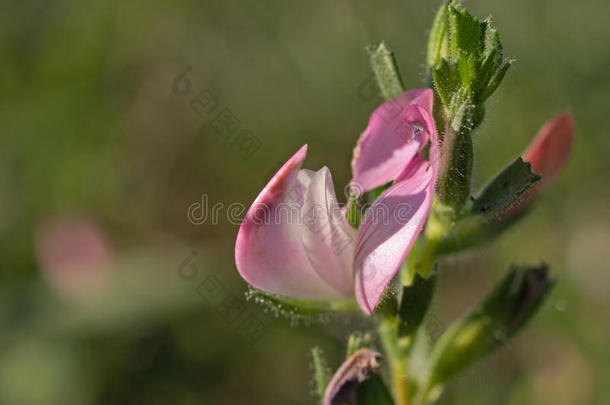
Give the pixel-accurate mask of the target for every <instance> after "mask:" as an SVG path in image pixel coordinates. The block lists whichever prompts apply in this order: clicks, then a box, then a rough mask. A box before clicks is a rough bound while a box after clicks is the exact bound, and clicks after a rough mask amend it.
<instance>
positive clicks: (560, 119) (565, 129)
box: [523, 112, 574, 191]
mask: <svg viewBox="0 0 610 405" xmlns="http://www.w3.org/2000/svg"><path fill="white" fill-rule="evenodd" d="M573 141H574V119H573V118H572V115H571V114H570V113H569V112H564V113H562V114H560V115H558V116H556V117H555V118H553V119H551V120H549V121H548V122H547V123H546V124H544V126H543V127H542V128H540V131H538V135H536V137H535V138H534V140H533V141H532V143H531V144H530V146H529V147H528V148H527V150H526V151H525V152H524V153H523V160H525V161H526V162H530V163H531V165H532V171H533V172H534V173H536V174H539V175H540V176H542V179H541V180H540V181H539V182H538V183H537V184H536V185H535V186H534V187H535V191H540V190H541V189H543V188H545V187H546V186H547V185H548V184H549V183H550V182H551V180H553V178H554V177H555V175H556V174H557V172H559V169H561V167H562V166H563V165H564V163H565V161H566V159H567V158H568V155H569V154H570V149H572V142H573Z"/></svg>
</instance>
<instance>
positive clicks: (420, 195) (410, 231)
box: [354, 106, 439, 314]
mask: <svg viewBox="0 0 610 405" xmlns="http://www.w3.org/2000/svg"><path fill="white" fill-rule="evenodd" d="M403 119H405V120H406V121H407V122H409V123H412V124H417V125H418V126H419V127H420V128H422V131H424V132H426V135H425V136H426V138H427V137H429V138H430V152H429V161H428V160H426V159H425V158H424V157H423V156H422V155H421V153H418V154H417V155H416V156H415V157H414V158H413V159H412V160H411V162H410V163H409V164H408V165H407V167H406V168H404V171H403V172H402V173H401V174H400V175H399V176H398V178H397V179H396V180H395V182H394V184H393V185H392V186H391V187H390V188H388V189H387V190H385V191H384V192H383V193H382V194H381V195H380V196H379V197H378V198H377V200H375V202H374V203H373V205H372V206H371V207H370V208H369V209H368V210H367V212H366V213H365V215H364V218H363V222H362V225H361V227H360V229H359V231H358V240H357V242H356V253H355V256H354V271H355V277H356V298H357V300H358V303H359V304H360V307H361V308H362V310H363V311H364V312H366V313H368V314H371V313H372V312H373V310H374V309H375V306H376V305H377V303H378V302H379V299H380V298H381V296H382V294H383V291H384V290H385V288H386V287H387V285H388V283H389V282H390V281H391V280H392V277H394V275H395V274H396V272H397V271H398V269H399V267H400V265H401V264H402V262H403V261H404V259H405V257H406V256H407V254H408V253H409V250H410V249H411V246H413V243H414V242H415V240H416V239H417V237H418V235H419V233H420V232H421V230H422V229H423V227H424V224H425V222H426V218H427V217H428V212H429V211H430V206H431V205H432V200H433V197H434V187H435V184H436V175H437V171H438V160H439V150H438V149H439V146H438V138H437V134H436V128H435V126H434V121H433V119H432V117H431V115H430V114H429V113H428V111H426V110H425V109H424V108H422V107H420V106H410V107H407V109H405V112H404V113H403Z"/></svg>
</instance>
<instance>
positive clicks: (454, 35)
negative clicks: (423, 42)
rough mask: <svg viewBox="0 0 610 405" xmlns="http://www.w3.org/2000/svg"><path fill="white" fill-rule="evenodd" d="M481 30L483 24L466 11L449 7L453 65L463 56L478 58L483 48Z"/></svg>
mask: <svg viewBox="0 0 610 405" xmlns="http://www.w3.org/2000/svg"><path fill="white" fill-rule="evenodd" d="M481 29H482V24H481V22H480V21H479V20H478V19H476V18H474V17H473V16H472V15H470V13H469V12H468V11H467V10H466V9H464V8H461V7H459V8H457V7H454V6H449V41H450V51H451V60H452V62H453V63H458V60H459V59H460V57H461V55H463V54H465V55H476V56H478V54H479V52H480V50H481V48H482V47H481V37H482V36H481Z"/></svg>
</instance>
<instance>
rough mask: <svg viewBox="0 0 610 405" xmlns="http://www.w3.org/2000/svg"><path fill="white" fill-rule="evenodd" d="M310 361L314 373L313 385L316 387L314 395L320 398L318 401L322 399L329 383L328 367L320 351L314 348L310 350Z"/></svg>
mask: <svg viewBox="0 0 610 405" xmlns="http://www.w3.org/2000/svg"><path fill="white" fill-rule="evenodd" d="M311 360H312V365H313V371H314V384H315V386H316V393H317V394H318V397H319V398H320V401H321V400H323V399H324V392H325V391H326V387H327V386H328V383H329V382H330V379H331V375H330V373H329V372H328V366H327V363H326V359H325V358H324V356H323V354H322V349H320V348H319V347H314V348H313V349H311Z"/></svg>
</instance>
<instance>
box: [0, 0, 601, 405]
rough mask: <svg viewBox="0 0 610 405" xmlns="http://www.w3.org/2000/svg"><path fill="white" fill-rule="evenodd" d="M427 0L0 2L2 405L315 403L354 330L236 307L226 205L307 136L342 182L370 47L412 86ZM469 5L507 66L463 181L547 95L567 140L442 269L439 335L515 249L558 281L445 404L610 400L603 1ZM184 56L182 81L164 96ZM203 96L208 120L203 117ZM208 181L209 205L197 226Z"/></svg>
mask: <svg viewBox="0 0 610 405" xmlns="http://www.w3.org/2000/svg"><path fill="white" fill-rule="evenodd" d="M437 6H438V1H408V0H400V1H387V2H365V1H361V0H358V1H356V0H337V1H332V2H322V1H312V2H296V1H279V0H276V1H268V2H257V1H253V0H238V1H235V2H212V1H186V0H178V1H172V2H161V1H159V2H157V1H155V2H119V1H90V0H87V1H76V0H65V1H63V0H60V1H42V0H25V1H22V0H4V1H3V2H2V7H1V10H2V12H0V27H2V28H0V89H1V96H0V97H1V98H0V100H1V102H0V134H1V135H0V194H1V198H0V271H1V273H0V281H1V283H0V325H1V328H2V332H1V334H0V342H1V344H0V404H10V405H12V404H167V403H172V404H189V405H190V404H313V403H314V397H313V396H312V395H311V391H312V388H311V386H310V384H309V383H310V381H311V371H310V368H309V361H310V360H309V359H308V356H307V353H308V350H309V348H310V347H312V346H314V345H319V346H321V347H322V349H323V350H324V351H325V353H326V354H327V356H328V358H329V362H330V365H331V366H332V367H336V366H337V365H338V363H339V361H340V359H341V357H342V353H343V350H344V337H345V336H346V334H347V333H348V332H349V331H351V330H366V328H368V327H369V326H368V325H367V323H366V322H365V321H362V320H360V319H348V320H339V321H332V322H328V323H327V324H323V325H320V324H319V323H314V324H312V325H306V324H303V323H300V324H297V325H291V322H290V321H288V320H285V319H276V318H275V317H273V316H272V315H270V314H267V313H265V312H264V311H263V310H262V308H260V307H258V306H257V305H256V304H254V303H251V302H245V300H244V295H243V293H244V291H245V290H246V285H245V283H244V282H243V281H241V279H240V278H239V277H238V276H237V272H236V269H235V265H234V262H233V243H234V238H235V235H236V233H237V229H238V226H237V225H235V221H230V220H228V219H227V216H226V213H227V207H228V206H229V205H230V204H231V203H234V202H238V203H243V204H246V205H248V204H250V202H251V201H252V200H253V199H254V197H255V196H256V194H257V193H258V192H259V191H260V189H261V188H262V186H263V185H264V184H265V182H266V180H267V179H268V178H269V177H270V176H271V175H272V174H273V172H274V171H275V169H276V168H277V167H278V166H279V165H280V164H281V163H282V162H283V161H285V160H286V159H287V158H288V157H289V156H290V155H291V154H292V153H293V152H294V151H295V150H296V149H297V148H298V147H300V146H301V145H302V144H304V143H308V144H309V156H308V159H307V161H306V167H308V168H311V169H317V168H319V167H321V166H323V165H327V166H329V167H330V169H331V171H332V173H333V175H334V181H335V185H336V187H337V190H338V194H339V195H341V190H342V186H343V185H344V184H346V183H347V182H348V180H349V177H350V169H349V167H350V166H349V162H350V159H351V150H352V147H353V145H354V143H355V141H356V139H357V137H358V135H359V133H360V131H362V130H363V129H364V128H365V126H366V123H367V121H368V117H369V114H370V113H371V112H372V110H373V109H374V107H375V106H376V105H377V104H378V103H379V102H380V99H379V98H378V96H377V95H376V93H375V91H374V89H372V88H371V86H370V73H369V70H368V63H367V57H366V53H365V52H364V47H365V46H366V45H369V44H372V43H375V42H378V41H380V40H386V41H387V42H388V43H389V45H390V46H391V47H392V48H393V49H394V50H395V52H396V54H397V58H398V61H399V64H400V67H401V70H402V73H403V77H404V79H405V82H406V85H407V87H419V86H421V85H422V83H423V70H424V69H423V67H422V64H423V61H424V51H425V42H426V30H427V28H428V27H429V25H430V23H431V20H432V17H433V15H434V11H435V9H436V8H437ZM466 6H467V7H468V8H469V9H470V10H471V12H472V13H473V14H474V15H476V16H479V17H485V16H487V15H488V14H492V15H493V17H494V20H495V22H496V24H497V26H498V30H499V32H500V34H501V36H502V40H503V43H504V46H505V53H506V54H507V55H509V56H515V57H516V58H517V63H516V64H515V65H514V67H513V68H512V69H511V71H510V72H509V73H508V75H507V78H506V80H505V81H504V83H503V85H502V86H501V87H500V89H499V91H498V92H497V93H496V95H494V96H493V97H492V99H491V100H490V102H489V103H488V105H489V107H488V111H487V116H486V119H485V121H484V123H483V125H482V126H481V128H480V129H479V130H478V131H477V134H476V137H475V148H476V149H475V152H476V162H475V165H476V184H477V185H479V186H480V185H483V184H484V183H485V182H486V181H487V180H488V179H489V178H491V176H493V175H494V174H495V173H496V172H497V171H498V170H500V169H501V168H502V167H503V166H504V165H505V164H507V163H508V162H509V161H511V159H513V158H514V157H515V156H516V155H518V154H519V153H520V152H521V151H522V150H523V149H524V148H525V146H526V145H527V144H528V143H529V140H530V139H531V138H532V137H533V136H534V134H535V133H536V131H537V130H538V128H539V127H540V126H541V125H542V124H543V122H544V121H546V120H547V119H549V118H551V117H552V116H553V115H555V114H557V113H558V112H560V111H561V110H564V109H570V110H571V111H572V112H573V113H574V115H575V118H576V122H577V127H578V134H577V139H576V143H575V147H574V149H573V154H572V157H571V159H570V161H569V163H568V165H567V166H566V167H565V170H564V171H563V172H562V173H561V175H560V176H559V177H558V179H557V181H556V182H555V183H554V184H553V185H552V187H551V188H550V189H549V190H548V192H547V193H546V194H545V195H544V197H543V199H542V200H541V201H540V203H539V204H538V206H537V207H536V209H535V210H534V211H533V212H532V213H531V214H530V215H529V216H528V217H527V218H526V219H525V220H523V221H522V222H521V224H520V226H517V227H516V228H514V229H512V230H511V231H510V232H508V233H506V234H505V235H503V237H502V238H501V239H499V240H498V241H496V242H494V243H493V244H491V245H489V246H487V247H485V248H484V249H483V250H482V252H477V253H476V254H474V253H467V254H463V255H460V256H459V257H455V258H451V259H449V260H446V261H445V262H444V263H443V264H442V280H441V286H440V291H439V293H438V294H437V299H436V301H435V303H434V305H433V308H432V312H433V317H434V319H435V325H437V328H438V325H441V328H442V327H443V325H446V324H448V323H450V322H451V320H452V319H454V318H456V317H457V316H459V315H460V314H462V313H464V312H465V311H466V310H467V309H468V308H469V306H470V305H472V304H473V303H474V302H476V301H477V300H478V299H479V298H480V297H481V296H482V295H483V294H484V293H485V291H486V290H487V289H489V288H490V287H491V285H492V284H493V282H494V280H497V279H498V278H499V277H500V276H501V274H502V272H503V271H504V270H505V269H507V268H508V265H509V264H510V263H513V262H517V263H521V262H533V263H538V262H540V261H542V260H544V261H547V262H549V263H550V265H551V269H552V271H553V273H554V275H555V276H556V277H557V278H558V279H559V284H558V286H557V288H556V289H555V290H554V291H553V293H552V295H551V297H550V298H549V300H548V301H547V302H546V304H545V305H544V307H543V309H542V311H541V312H540V313H539V316H538V317H537V318H535V320H534V322H532V323H531V325H530V327H529V328H528V329H527V331H525V333H523V334H522V335H521V336H520V337H519V338H518V339H517V340H515V341H514V342H512V343H511V344H510V345H509V346H508V347H506V348H504V349H503V350H502V351H500V352H499V353H497V354H496V355H494V356H493V357H492V358H491V359H489V360H488V361H486V362H484V363H483V364H481V365H479V366H477V367H475V369H473V370H472V371H471V372H469V373H467V374H466V375H465V376H463V377H461V378H459V379H457V380H455V381H453V382H452V383H451V384H449V386H448V387H447V391H446V395H445V396H444V397H443V398H442V400H441V401H440V403H441V404H463V403H466V402H467V403H471V404H490V403H494V404H554V405H558V404H607V403H608V401H609V399H610V384H609V381H610V351H609V350H608V349H607V342H608V341H609V340H610V312H609V311H608V310H607V308H608V305H609V304H610V300H609V297H610V272H609V271H608V270H610V268H609V265H608V263H609V261H610V252H609V250H608V246H609V243H610V215H609V214H610V204H609V203H610V159H609V157H610V136H609V135H608V130H607V119H608V107H609V105H608V101H607V100H608V94H610V47H608V42H609V41H610V25H608V21H607V19H608V16H609V15H610V3H609V2H607V1H602V0H583V1H580V2H568V1H556V0H555V1H551V0H515V1H511V2H506V1H499V0H493V1H489V0H488V1H483V0H471V1H467V2H466ZM187 69H188V70H187ZM185 71H186V72H187V74H188V81H189V83H190V87H188V86H186V85H185V82H180V83H181V84H182V85H184V86H186V87H184V86H183V87H180V88H179V89H176V88H173V85H174V84H175V79H176V77H177V76H178V75H180V74H181V73H183V72H185ZM205 91H207V93H205ZM201 92H204V93H203V95H200V94H201ZM198 96H199V97H200V98H199V101H201V100H204V101H206V106H207V108H211V107H210V106H211V104H209V103H210V102H211V100H215V101H214V102H215V103H216V104H215V105H216V107H215V109H214V111H212V112H210V114H207V115H206V114H204V116H202V115H200V114H198V113H197V112H196V111H195V110H194V108H195V109H196V108H199V111H200V112H201V108H202V105H203V104H195V105H194V107H193V105H192V102H193V100H194V99H195V98H196V97H198ZM224 108H226V109H228V111H230V112H231V114H233V116H234V117H235V118H236V119H237V120H238V121H239V130H243V129H247V130H249V131H251V132H249V133H248V134H249V136H250V137H255V139H257V141H258V142H260V144H259V148H258V149H257V150H256V151H255V152H254V153H252V154H251V156H250V157H249V158H246V156H245V153H244V150H243V144H240V143H234V142H233V143H232V141H231V140H230V139H229V140H228V139H225V138H223V136H221V134H219V132H218V131H217V130H216V129H215V124H214V118H215V117H216V115H217V114H218V113H219V112H220V111H221V110H223V109H224ZM251 139H254V138H251ZM204 194H205V195H206V196H207V198H208V201H207V203H208V207H209V208H211V206H212V205H214V204H216V205H217V206H218V204H221V203H222V204H224V207H223V208H222V209H221V210H220V211H219V212H220V215H219V220H218V221H213V220H212V218H211V216H210V217H208V219H207V220H206V221H204V223H201V224H193V223H192V222H191V221H189V220H188V218H187V210H188V207H190V206H191V205H192V204H193V203H196V202H198V201H201V200H202V195H204ZM433 326H434V325H433Z"/></svg>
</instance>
